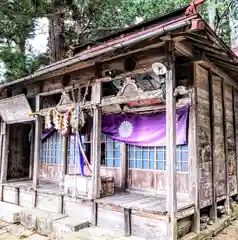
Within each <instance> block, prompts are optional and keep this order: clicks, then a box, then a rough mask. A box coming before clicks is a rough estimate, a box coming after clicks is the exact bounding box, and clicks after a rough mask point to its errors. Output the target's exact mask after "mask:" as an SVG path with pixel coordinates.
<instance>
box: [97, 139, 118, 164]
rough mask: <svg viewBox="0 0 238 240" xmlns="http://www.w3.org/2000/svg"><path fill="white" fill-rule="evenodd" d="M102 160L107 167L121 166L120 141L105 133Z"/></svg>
mask: <svg viewBox="0 0 238 240" xmlns="http://www.w3.org/2000/svg"><path fill="white" fill-rule="evenodd" d="M101 144H102V161H101V165H103V166H105V167H115V168H119V167H120V143H119V142H118V141H116V140H113V139H111V138H109V137H107V136H105V135H102V139H101Z"/></svg>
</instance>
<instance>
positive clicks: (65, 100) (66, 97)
mask: <svg viewBox="0 0 238 240" xmlns="http://www.w3.org/2000/svg"><path fill="white" fill-rule="evenodd" d="M67 104H73V102H72V100H71V98H70V96H69V93H68V92H62V95H61V98H60V100H59V102H58V104H57V106H56V107H60V106H62V105H67Z"/></svg>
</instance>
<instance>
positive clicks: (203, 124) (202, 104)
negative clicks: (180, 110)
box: [195, 65, 212, 208]
mask: <svg viewBox="0 0 238 240" xmlns="http://www.w3.org/2000/svg"><path fill="white" fill-rule="evenodd" d="M195 76H196V87H197V111H198V112H197V124H198V129H197V134H198V143H197V144H198V146H197V147H198V158H199V159H198V161H199V166H200V186H198V187H199V188H200V208H203V207H206V206H209V205H211V204H212V156H211V147H212V145H211V128H210V103H209V100H210V99H209V72H208V71H207V70H206V69H204V68H202V67H201V66H199V65H196V75H195Z"/></svg>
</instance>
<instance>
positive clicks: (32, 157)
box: [29, 122, 35, 179]
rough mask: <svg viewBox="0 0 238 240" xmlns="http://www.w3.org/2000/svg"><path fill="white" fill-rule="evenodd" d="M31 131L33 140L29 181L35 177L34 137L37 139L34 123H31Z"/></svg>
mask: <svg viewBox="0 0 238 240" xmlns="http://www.w3.org/2000/svg"><path fill="white" fill-rule="evenodd" d="M31 131H32V139H31V147H30V164H29V179H32V177H33V163H34V137H35V129H34V123H33V122H32V123H31Z"/></svg>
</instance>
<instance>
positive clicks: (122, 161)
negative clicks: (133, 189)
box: [120, 143, 127, 191]
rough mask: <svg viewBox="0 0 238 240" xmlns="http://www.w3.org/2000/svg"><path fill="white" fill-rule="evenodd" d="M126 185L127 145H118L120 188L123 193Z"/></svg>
mask: <svg viewBox="0 0 238 240" xmlns="http://www.w3.org/2000/svg"><path fill="white" fill-rule="evenodd" d="M126 183H127V145H126V144H125V143H120V188H121V190H123V191H125V189H126Z"/></svg>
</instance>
